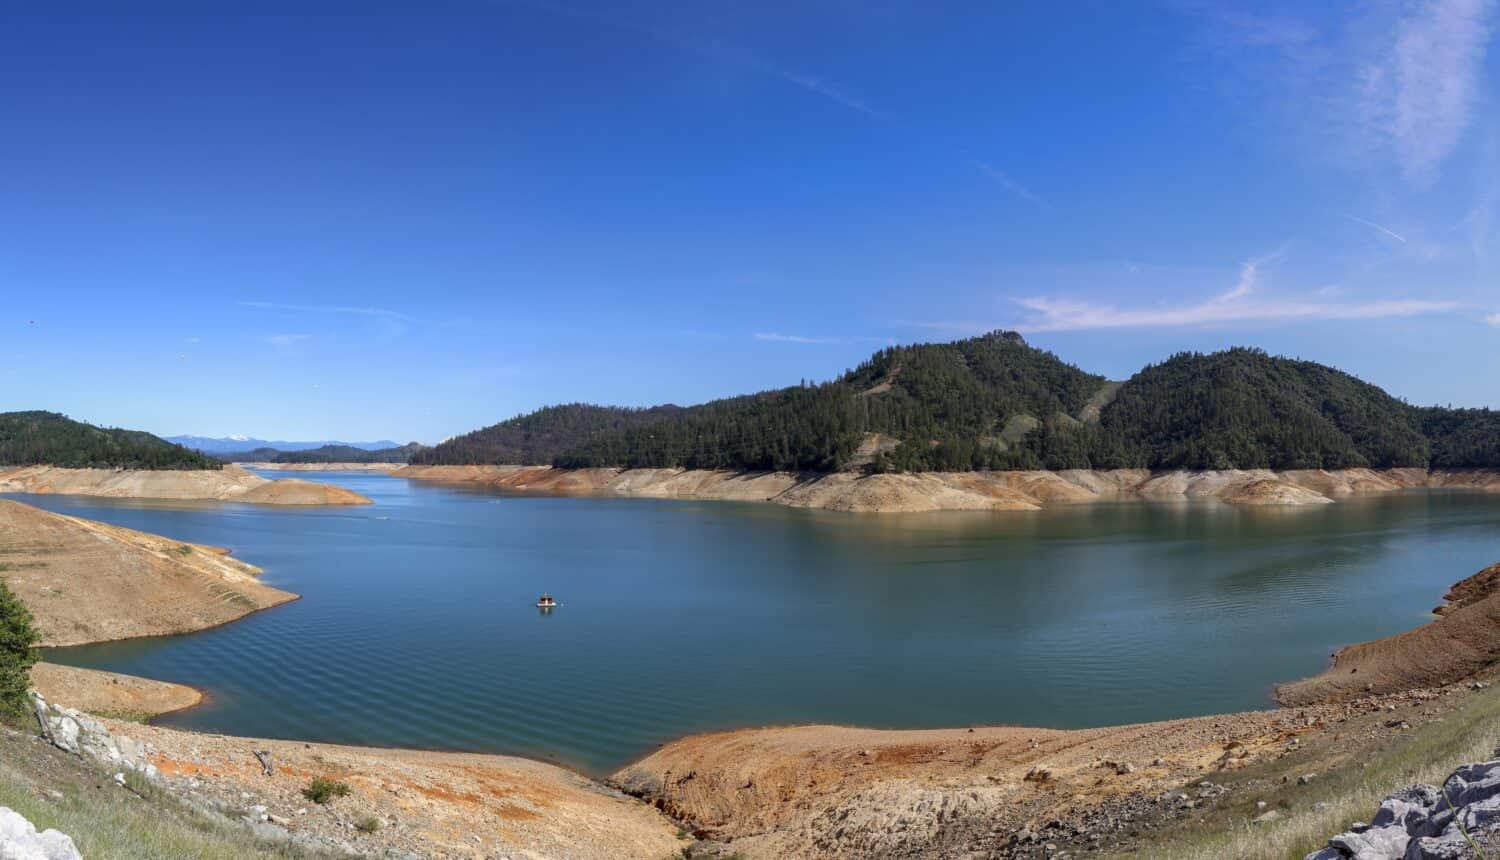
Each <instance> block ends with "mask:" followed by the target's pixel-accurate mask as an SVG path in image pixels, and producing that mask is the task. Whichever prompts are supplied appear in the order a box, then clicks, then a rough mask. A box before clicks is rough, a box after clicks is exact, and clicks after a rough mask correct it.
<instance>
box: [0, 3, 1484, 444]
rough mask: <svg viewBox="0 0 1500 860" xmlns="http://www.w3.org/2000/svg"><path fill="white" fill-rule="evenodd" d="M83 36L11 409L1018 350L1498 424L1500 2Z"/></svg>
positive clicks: (683, 374)
mask: <svg viewBox="0 0 1500 860" xmlns="http://www.w3.org/2000/svg"><path fill="white" fill-rule="evenodd" d="M1042 6H1043V4H996V3H958V2H955V3H945V4H932V3H917V2H911V3H906V2H858V3H856V2H847V1H846V0H839V2H821V3H819V2H799V3H761V4H742V3H725V2H716V0H696V2H684V3H628V2H611V3H601V2H589V0H570V2H566V3H564V2H551V0H547V2H509V3H508V2H434V3H422V4H412V3H401V4H394V3H393V4H378V3H370V2H358V3H356V2H347V3H327V2H297V3H287V4H280V3H275V2H265V3H256V4H237V5H232V6H231V5H228V4H204V3H180V4H177V3H154V2H149V0H143V2H140V3H133V4H128V6H121V5H119V4H114V3H109V4H103V3H101V4H87V3H71V2H58V3H46V4H29V5H28V4H12V8H10V9H7V10H6V11H5V12H4V25H3V26H0V409H20V408H46V409H55V410H60V411H64V412H67V413H69V414H71V415H73V416H75V417H79V418H83V419H87V420H91V421H95V422H99V423H106V424H113V425H122V426H130V427H140V428H144V429H149V430H152V431H155V432H159V433H163V434H167V433H197V434H204V435H227V434H231V433H244V434H252V435H256V436H260V437H264V438H327V437H342V438H375V437H390V438H396V439H402V440H406V439H419V440H423V441H428V442H432V441H436V440H439V439H441V438H444V437H446V436H449V435H452V434H454V433H459V432H464V431H466V430H469V429H472V428H474V427H477V426H481V425H484V424H488V423H492V422H494V421H496V420H499V419H502V418H505V417H509V416H511V415H514V414H516V413H518V412H522V411H527V410H530V409H532V408H535V407H537V406H541V405H544V404H547V403H552V402H561V401H575V400H584V401H593V402H605V403H621V404H639V405H643V404H649V403H657V402H667V401H671V402H678V403H690V402H698V401H701V400H705V399H709V398H712V397H716V396H722V395H729V394H735V393H741V392H745V391H749V390H756V389H761V388H768V387H774V386H779V385H785V384H792V383H796V382H797V381H798V380H800V379H802V378H804V377H807V378H814V379H826V378H829V377H832V376H834V375H836V374H837V373H838V372H839V371H841V370H842V369H844V368H846V367H851V366H853V365H855V364H857V363H858V362H859V361H860V360H861V359H862V358H863V357H865V356H866V355H868V354H869V353H870V352H871V351H873V350H875V349H878V348H880V347H881V346H882V345H884V344H887V343H898V342H911V341H922V340H948V339H953V338H957V337H962V336H967V335H971V334H976V333H980V332H983V331H985V330H988V329H993V328H1017V329H1020V330H1022V331H1023V332H1025V333H1026V334H1027V336H1028V338H1029V339H1030V340H1031V342H1033V343H1034V344H1037V345H1039V346H1043V347H1045V348H1048V349H1051V350H1053V351H1055V352H1057V353H1059V354H1060V355H1062V356H1063V357H1064V358H1066V359H1068V360H1070V361H1073V362H1075V363H1077V364H1079V365H1080V366H1082V367H1084V368H1087V369H1089V370H1094V371H1097V372H1101V373H1105V374H1107V375H1110V376H1112V377H1124V376H1127V375H1129V374H1130V373H1131V372H1133V371H1134V370H1136V369H1138V368H1139V367H1140V366H1141V365H1143V364H1145V363H1147V362H1150V361H1155V360H1160V359H1162V358H1165V357H1166V356H1168V355H1170V354H1171V353H1173V352H1176V351H1178V350H1184V349H1197V350H1209V349H1217V348H1221V347H1225V346H1229V345H1234V344H1250V345H1256V346H1262V347H1264V348H1266V349H1269V350H1271V351H1273V352H1279V353H1285V354H1291V355H1297V356H1302V357H1305V358H1311V359H1316V360H1319V361H1324V362H1328V363H1331V364H1334V365H1336V366H1339V367H1341V368H1343V369H1345V370H1349V371H1351V372H1354V373H1357V374H1359V375H1361V376H1363V377H1365V378H1367V379H1369V380H1371V381H1373V382H1376V383H1377V384H1380V385H1382V386H1384V387H1386V388H1387V389H1388V390H1390V391H1392V392H1393V393H1395V394H1398V395H1400V396H1404V397H1406V398H1408V399H1410V400H1413V401H1416V402H1422V403H1432V402H1438V403H1449V402H1451V403H1454V404H1465V405H1494V406H1500V373H1496V372H1495V371H1496V370H1497V369H1500V217H1497V216H1500V212H1497V205H1500V111H1497V110H1496V109H1495V108H1496V106H1495V104H1494V98H1495V94H1496V91H1497V85H1500V57H1497V56H1496V54H1497V53H1500V52H1496V51H1492V50H1490V47H1491V42H1492V37H1493V33H1494V30H1495V28H1496V27H1497V26H1500V18H1497V9H1496V5H1495V3H1494V2H1489V0H1412V2H1400V3H1382V2H1372V3H1364V4H1329V5H1328V6H1327V7H1326V8H1319V7H1316V6H1314V5H1312V4H1304V3H1284V4H1276V3H1254V4H1249V3H1246V4H1233V3H1213V2H1165V3H1141V4H1127V3H1114V2H1099V3H1078V4H1045V8H1042Z"/></svg>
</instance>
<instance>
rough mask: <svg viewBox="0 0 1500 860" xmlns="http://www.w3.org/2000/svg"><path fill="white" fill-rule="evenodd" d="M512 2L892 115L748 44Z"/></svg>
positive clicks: (533, 1) (536, 2) (528, 0)
mask: <svg viewBox="0 0 1500 860" xmlns="http://www.w3.org/2000/svg"><path fill="white" fill-rule="evenodd" d="M510 2H511V3H512V4H513V5H517V6H524V7H527V8H530V9H537V10H540V11H543V12H548V13H551V14H553V15H560V16H563V17H566V18H573V19H575V20H579V21H588V22H591V23H594V24H599V25H603V26H605V27H610V28H613V29H616V30H623V31H625V32H629V33H635V34H637V35H641V36H646V37H649V38H651V39H654V40H656V41H658V42H662V43H664V44H667V45H671V46H672V47H674V48H677V49H678V50H681V51H687V52H689V53H693V54H698V55H699V56H704V57H708V58H709V59H712V60H716V61H718V62H721V63H724V64H726V65H731V66H737V67H739V68H743V69H748V70H749V71H752V72H756V73H758V74H761V75H764V76H766V77H769V78H774V79H777V80H780V81H782V82H784V83H787V84H791V85H792V86H794V87H798V88H800V89H802V90H805V91H806V92H809V93H812V94H813V95H815V96H819V97H821V98H823V99H826V100H828V101H831V102H833V103H835V104H839V105H842V106H843V107H846V108H848V109H849V110H852V111H858V112H859V113H862V114H864V115H866V116H868V117H872V118H874V119H881V120H885V119H889V118H890V117H889V116H888V115H887V114H886V113H885V112H883V111H881V110H879V109H877V108H876V107H875V106H874V105H872V104H871V103H870V102H868V101H866V100H865V99H862V98H859V97H857V96H854V95H851V94H850V93H849V91H848V90H846V89H845V88H844V87H843V86H841V85H839V84H837V83H835V82H834V81H831V80H829V79H828V78H825V77H821V76H819V75H812V74H808V73H807V72H804V71H801V70H798V69H794V68H791V67H789V66H786V65H783V64H781V63H777V62H774V61H772V60H768V59H766V58H765V57H762V56H760V55H758V54H756V53H754V52H752V51H750V50H749V49H748V48H745V47H743V46H741V45H736V44H733V43H730V42H727V41H724V40H722V39H706V38H703V37H701V36H695V35H692V34H689V33H681V32H678V31H675V30H669V29H667V28H665V27H660V26H657V25H655V24H650V23H646V22H642V21H637V20H634V19H629V18H624V17H619V16H615V15H608V14H604V13H601V12H594V11H590V10H586V9H576V8H574V7H572V6H567V5H564V4H561V3H551V2H546V0H510Z"/></svg>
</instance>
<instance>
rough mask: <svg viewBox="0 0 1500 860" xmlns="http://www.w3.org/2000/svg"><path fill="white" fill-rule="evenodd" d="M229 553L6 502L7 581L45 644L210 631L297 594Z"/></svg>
mask: <svg viewBox="0 0 1500 860" xmlns="http://www.w3.org/2000/svg"><path fill="white" fill-rule="evenodd" d="M259 573H260V569H259V568H256V567H253V566H252V565H248V564H245V563H244V562H241V561H238V560H236V559H233V558H230V557H229V556H228V555H227V554H225V552H224V551H223V550H220V549H217V548H214V547H204V546H198V545H195V544H186V543H183V542H181V541H176V540H172V539H171V538H165V537H161V536H159V535H153V534H148V533H146V532H138V531H135V530H133V529H126V528H120V527H119V526H111V525H106V524H105V523H98V522H93V521H91V520H85V519H80V518H78V517H68V516H63V515H61V514H54V513H51V512H48V511H43V510H39V509H37V508H34V507H31V506H30V505H24V504H21V503H20V502H13V501H8V500H3V499H0V576H3V577H4V580H5V582H6V584H7V585H9V586H10V588H11V590H12V591H14V592H15V593H16V595H17V596H18V597H20V599H21V601H22V602H23V603H25V604H26V607H27V608H28V609H30V610H31V612H32V614H33V615H34V616H36V623H37V627H38V629H40V630H41V633H42V644H43V645H44V646H58V645H81V644H84V643H87V642H102V641H107V640H112V639H129V638H133V637H137V636H165V635H168V634H173V633H189V632H192V631H195V630H203V629H205V628H208V627H214V626H217V625H219V624H224V623H226V622H229V621H233V620H235V619H237V618H241V617H243V616H245V615H248V614H250V613H251V612H255V611H257V610H260V609H265V608H267V607H270V606H276V605H279V604H282V603H286V602H287V601H290V600H295V599H296V598H297V595H295V594H290V593H288V592H285V591H281V590H279V589H275V588H271V587H269V586H266V585H262V584H261V582H260V581H259V579H258V575H259Z"/></svg>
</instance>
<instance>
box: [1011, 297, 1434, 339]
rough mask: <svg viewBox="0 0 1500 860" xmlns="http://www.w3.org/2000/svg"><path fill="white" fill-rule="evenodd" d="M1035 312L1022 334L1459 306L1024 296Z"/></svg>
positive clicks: (1408, 312)
mask: <svg viewBox="0 0 1500 860" xmlns="http://www.w3.org/2000/svg"><path fill="white" fill-rule="evenodd" d="M1018 303H1019V304H1020V305H1021V306H1022V307H1024V308H1026V309H1027V310H1030V311H1033V312H1034V316H1033V317H1032V318H1031V319H1030V320H1028V321H1027V322H1025V323H1023V324H1021V325H1019V326H1017V329H1018V330H1020V331H1023V332H1028V333H1031V332H1055V331H1082V330H1088V329H1108V328H1185V327H1193V326H1205V325H1215V324H1223V323H1236V322H1298V321H1309V320H1326V321H1352V320H1368V319H1382V318H1390V317H1414V316H1423V315H1426V314H1434V313H1442V312H1446V311H1453V310H1457V309H1458V307H1459V305H1458V304H1457V303H1456V302H1444V301H1426V300H1415V299H1403V300H1381V301H1372V302H1364V303H1330V302H1317V301H1307V300H1302V299H1279V300H1267V301H1255V302H1221V301H1218V300H1212V299H1211V300H1209V301H1206V302H1200V303H1198V304H1195V305H1186V306H1179V307H1156V308H1121V307H1118V306H1116V305H1109V304H1098V303H1093V302H1085V301H1074V300H1070V299H1021V300H1019V301H1018Z"/></svg>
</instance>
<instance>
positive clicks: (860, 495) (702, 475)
mask: <svg viewBox="0 0 1500 860" xmlns="http://www.w3.org/2000/svg"><path fill="white" fill-rule="evenodd" d="M391 474H392V475H394V476H396V477H401V478H411V479H413V480H422V481H437V482H447V483H466V484H481V485H486V486H490V487H494V488H496V489H505V490H518V491H527V492H540V493H557V494H601V495H621V496H643V497H648V498H686V499H722V500H730V501H757V502H759V501H767V502H775V503H777V504H782V505H788V506H791V507H799V508H822V509H826V510H834V511H850V512H900V511H951V510H963V511H1029V510H1036V509H1038V508H1044V507H1050V506H1053V505H1061V504H1080V503H1089V502H1099V501H1109V500H1117V499H1131V498H1134V499H1148V500H1155V501H1172V500H1182V499H1218V500H1220V501H1223V502H1225V503H1227V504H1233V505H1278V506H1300V505H1326V504H1328V503H1329V502H1332V501H1336V500H1338V499H1342V498H1347V497H1349V496H1353V495H1357V494H1364V493H1384V492H1394V491H1397V490H1404V489H1412V488H1418V487H1442V488H1465V489H1474V490H1490V491H1500V472H1493V471H1485V472H1433V473H1428V472H1427V471H1425V470H1422V469H1387V470H1383V471H1376V470H1372V469H1344V470H1339V471H1322V470H1299V471H1287V472H1274V471H1271V470H1248V471H1246V470H1231V471H1211V472H1160V473H1152V472H1148V471H1145V470H1135V469H1119V470H1113V471H1088V470H1066V471H1061V472H1044V471H1030V472H923V473H915V474H880V475H868V474H862V473H857V472H834V473H831V474H802V473H793V472H733V471H717V470H693V469H555V468H552V467H550V466H404V467H401V468H399V469H396V470H395V471H393V472H391Z"/></svg>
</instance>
